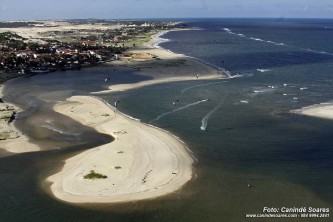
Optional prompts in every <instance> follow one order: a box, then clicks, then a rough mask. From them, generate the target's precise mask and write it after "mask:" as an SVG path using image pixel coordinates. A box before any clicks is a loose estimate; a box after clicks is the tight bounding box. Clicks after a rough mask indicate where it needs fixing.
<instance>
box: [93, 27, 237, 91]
mask: <svg viewBox="0 0 333 222" xmlns="http://www.w3.org/2000/svg"><path fill="white" fill-rule="evenodd" d="M184 30H196V29H173V30H167V31H161V32H158V33H156V34H154V35H152V37H151V40H150V41H148V42H146V43H145V44H144V45H143V47H144V48H142V49H134V50H130V51H129V52H130V53H134V54H135V53H144V54H149V55H153V56H155V57H157V58H158V60H150V59H148V60H141V61H139V62H137V61H130V62H124V61H123V62H119V63H117V64H119V65H122V66H124V65H126V66H128V67H129V68H134V69H139V70H140V71H139V73H140V74H141V75H143V76H149V77H152V79H151V80H145V81H140V82H137V83H125V84H115V85H109V87H108V89H106V90H102V91H98V92H91V94H92V95H101V94H108V93H112V92H123V91H127V90H132V89H139V88H142V87H145V86H151V85H157V84H163V83H173V82H181V81H197V80H219V79H231V78H235V77H238V76H237V75H236V76H232V75H231V73H230V72H229V71H227V70H225V69H223V68H221V67H217V66H215V65H212V64H209V63H207V62H204V61H202V60H201V59H198V58H195V57H191V56H187V55H184V54H179V53H175V52H173V51H171V50H168V49H165V48H163V47H161V46H160V45H159V44H161V43H163V42H167V41H169V40H168V39H164V38H162V37H161V36H163V35H165V34H167V33H169V32H175V31H184ZM177 60H181V61H183V64H182V65H179V64H177V65H173V62H175V61H177ZM163 62H164V63H163ZM146 63H148V64H146ZM111 64H112V63H111ZM179 66H181V67H179ZM147 67H149V68H147ZM177 69H178V70H177ZM179 69H182V71H181V72H180V71H179ZM167 72H169V73H167ZM179 72H180V73H179ZM157 73H159V74H160V76H156V74H157ZM170 73H171V75H170ZM196 75H197V76H196Z"/></svg>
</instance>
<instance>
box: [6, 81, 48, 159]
mask: <svg viewBox="0 0 333 222" xmlns="http://www.w3.org/2000/svg"><path fill="white" fill-rule="evenodd" d="M12 80H14V79H10V80H8V81H6V82H9V81H12ZM4 87H5V85H4V84H1V86H0V98H3V90H4ZM2 104H3V105H8V106H11V107H13V109H14V112H15V113H16V114H15V116H16V117H15V119H16V118H17V116H18V115H20V112H22V110H21V108H19V107H18V106H16V105H14V104H12V103H9V102H6V101H3V103H2ZM15 119H13V121H12V122H8V123H2V124H1V130H2V131H5V132H11V133H13V134H16V136H15V137H13V138H7V139H3V140H0V149H1V150H4V151H6V152H8V153H9V155H14V154H19V153H26V152H36V151H40V150H41V148H40V147H39V146H38V145H37V144H34V143H32V142H30V139H29V137H27V136H26V135H24V134H23V133H22V132H21V131H20V130H19V129H18V128H17V127H16V126H15Z"/></svg>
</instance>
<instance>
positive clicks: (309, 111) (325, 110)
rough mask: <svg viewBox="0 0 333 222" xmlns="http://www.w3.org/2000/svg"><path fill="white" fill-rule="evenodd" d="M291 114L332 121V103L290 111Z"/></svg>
mask: <svg viewBox="0 0 333 222" xmlns="http://www.w3.org/2000/svg"><path fill="white" fill-rule="evenodd" d="M291 113H296V114H301V115H306V116H312V117H318V118H323V119H332V120H333V103H321V104H316V105H312V106H307V107H303V108H301V109H297V110H292V111H291Z"/></svg>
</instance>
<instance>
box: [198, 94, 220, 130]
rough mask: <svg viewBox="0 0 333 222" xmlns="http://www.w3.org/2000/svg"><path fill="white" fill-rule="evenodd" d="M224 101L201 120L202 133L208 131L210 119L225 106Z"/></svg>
mask: <svg viewBox="0 0 333 222" xmlns="http://www.w3.org/2000/svg"><path fill="white" fill-rule="evenodd" d="M223 102H224V99H223V100H222V101H221V102H220V103H219V104H217V105H216V106H215V107H214V108H213V109H212V110H211V111H209V112H208V113H207V114H206V115H205V116H204V117H203V118H202V120H201V126H200V130H202V131H206V130H207V126H208V120H209V118H210V117H211V116H212V115H213V114H214V113H215V112H216V111H217V110H219V109H220V108H221V106H222V105H223Z"/></svg>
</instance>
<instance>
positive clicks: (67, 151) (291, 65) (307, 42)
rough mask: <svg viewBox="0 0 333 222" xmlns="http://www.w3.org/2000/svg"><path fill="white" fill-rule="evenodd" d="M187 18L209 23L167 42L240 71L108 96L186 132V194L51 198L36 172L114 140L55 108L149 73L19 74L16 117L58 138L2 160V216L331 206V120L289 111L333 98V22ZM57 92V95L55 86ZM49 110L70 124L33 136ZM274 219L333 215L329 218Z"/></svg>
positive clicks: (196, 216)
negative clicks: (190, 167)
mask: <svg viewBox="0 0 333 222" xmlns="http://www.w3.org/2000/svg"><path fill="white" fill-rule="evenodd" d="M187 23H188V25H189V26H192V27H199V28H201V29H202V30H196V31H178V32H170V33H168V34H166V35H165V36H164V38H167V39H169V40H170V41H168V42H165V43H163V44H162V47H164V48H167V49H170V50H172V51H175V52H178V53H183V54H186V55H188V56H193V57H196V58H198V59H201V60H203V61H205V62H207V63H211V64H213V65H215V66H219V67H223V68H226V69H228V70H229V71H231V73H232V74H240V75H241V76H242V77H240V78H235V79H228V80H216V81H201V80H198V81H190V82H178V83H172V84H163V85H155V86H150V87H145V88H142V89H137V90H132V91H128V92H124V93H117V94H112V95H111V94H110V95H103V96H102V98H104V99H106V100H107V101H109V102H110V103H112V102H113V101H114V100H116V99H120V100H121V103H120V106H119V109H120V110H121V111H123V112H125V113H127V114H129V115H132V116H133V117H136V118H139V119H141V120H142V121H144V122H149V123H151V124H154V125H156V126H159V127H161V128H163V129H167V130H169V131H171V132H173V133H174V134H176V135H177V136H179V137H181V138H182V139H183V140H184V141H185V142H186V143H187V144H188V146H189V147H190V149H191V150H192V151H193V153H194V155H195V157H196V158H197V160H198V161H197V162H196V164H195V177H194V179H193V180H192V181H191V182H190V183H188V184H187V185H186V186H184V187H183V188H182V189H181V190H180V191H179V192H176V193H175V194H173V195H170V196H166V197H163V198H160V199H156V200H151V201H143V202H136V203H129V204H123V205H90V206H85V205H83V206H73V205H70V204H67V203H63V202H60V201H57V200H55V199H54V198H52V197H51V196H49V195H48V194H47V193H46V190H47V184H44V183H42V182H41V181H43V179H44V178H45V176H46V175H48V174H51V173H52V172H55V171H56V170H57V169H58V168H60V167H61V166H62V162H61V161H62V160H64V159H66V158H67V157H68V156H71V155H74V154H75V153H76V152H77V151H78V150H80V149H88V148H89V147H93V146H94V145H96V144H101V143H105V142H107V141H110V140H111V138H109V137H107V136H105V135H99V134H98V133H96V132H93V130H92V129H89V128H86V127H84V126H81V125H80V124H79V123H75V122H70V120H69V119H66V118H65V117H62V116H58V115H57V114H55V113H53V112H52V111H51V109H50V107H51V106H52V105H53V104H54V102H56V101H57V100H61V99H63V98H66V97H67V96H69V95H73V94H78V93H80V94H82V93H87V92H89V91H97V90H101V89H103V87H105V86H103V84H104V83H102V80H103V79H104V77H105V75H111V76H112V78H111V79H112V81H116V82H127V81H139V80H142V77H140V76H137V75H136V74H135V73H134V74H133V73H128V72H124V73H122V74H121V75H119V74H117V75H115V74H112V72H111V68H108V67H104V68H103V67H102V68H98V67H97V68H93V69H88V70H86V71H84V72H80V73H78V72H66V73H53V74H49V75H44V76H35V77H32V78H29V79H21V80H18V81H14V82H12V83H11V87H9V88H8V89H7V91H6V94H7V99H8V100H9V101H11V100H13V101H15V100H17V97H18V96H20V95H24V96H22V99H19V100H18V101H19V103H20V105H21V106H23V107H26V108H29V109H28V110H29V111H28V112H27V113H26V114H25V115H22V117H21V118H20V119H19V120H18V121H17V125H18V127H20V129H22V130H23V131H24V132H26V133H27V134H28V135H29V132H30V134H31V135H29V136H31V137H32V138H33V140H34V141H35V142H40V143H41V144H44V143H43V142H45V141H44V140H45V138H47V139H48V140H51V142H49V143H48V145H49V148H50V149H46V150H45V151H44V152H42V153H30V154H20V155H16V156H10V157H2V158H1V159H0V187H1V189H2V192H1V194H0V207H1V209H2V210H1V211H0V221H46V220H47V221H57V222H58V221H111V222H118V221H121V222H126V221H133V222H134V221H135V222H137V221H147V222H148V221H154V222H155V221H161V222H164V221H165V222H170V221H180V222H185V221H188V222H195V221H200V222H201V221H207V222H208V221H209V222H210V221H211V222H220V221H226V222H234V221H235V222H239V221H272V220H271V219H267V218H266V219H261V220H257V219H256V220H251V219H246V218H245V214H247V213H248V214H251V213H261V212H262V209H263V208H264V207H277V208H280V207H294V206H295V207H325V208H330V209H333V208H332V207H333V190H332V189H333V186H332V184H333V177H332V170H333V169H332V168H333V151H332V147H333V140H332V136H331V134H332V132H333V121H328V120H321V119H316V118H311V117H305V116H298V115H295V114H291V113H289V111H290V110H292V109H297V108H300V107H303V106H306V105H312V104H315V103H320V102H327V101H330V100H332V99H333V89H332V81H333V79H332V75H333V55H332V53H333V21H331V20H282V19H279V20H269V19H266V20H256V19H253V20H242V19H236V20H235V19H234V20H232V19H220V20H213V19H210V20H188V21H187ZM109 71H110V72H109ZM28 86H29V87H28ZM59 91H62V92H63V94H62V95H61V96H60V98H59V94H57V96H55V95H54V94H52V92H59ZM176 99H178V100H179V103H177V104H176V105H173V104H172V102H173V101H175V100H176ZM31 101H32V102H31ZM35 104H37V105H35ZM38 104H39V105H38ZM40 104H41V105H40ZM31 107H32V108H31ZM34 107H35V108H34ZM36 107H37V108H36ZM28 114H29V115H28ZM46 114H47V115H46ZM31 116H32V117H31ZM45 118H53V119H54V120H56V122H57V123H58V124H57V125H56V127H57V129H61V130H65V132H68V131H69V133H68V134H67V135H65V136H64V135H63V134H61V135H59V133H58V134H57V131H54V130H53V131H52V133H45V132H44V131H45V130H47V129H45V127H44V128H43V132H44V133H43V135H44V137H43V138H38V137H36V135H39V133H40V131H41V130H40V129H41V128H40V126H39V125H40V124H34V123H35V122H34V121H36V120H37V123H39V122H38V121H40V122H43V121H45ZM65 123H66V124H65ZM26 124H28V126H30V127H34V130H33V132H31V130H30V129H31V128H29V127H27V126H26ZM24 126H26V127H24ZM70 126H75V127H73V128H72V127H70ZM202 129H205V130H202ZM58 131H59V130H58ZM77 133H80V134H79V136H78V134H77ZM86 135H89V136H90V137H87V136H86ZM81 138H85V140H83V141H81ZM60 141H62V142H60ZM54 147H59V149H54ZM248 184H250V185H251V187H250V188H249V187H248ZM41 187H46V188H45V189H41ZM277 221H332V216H331V218H329V219H318V220H316V219H313V218H311V219H309V218H308V219H306V218H305V219H301V220H300V219H288V218H284V219H280V220H277Z"/></svg>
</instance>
